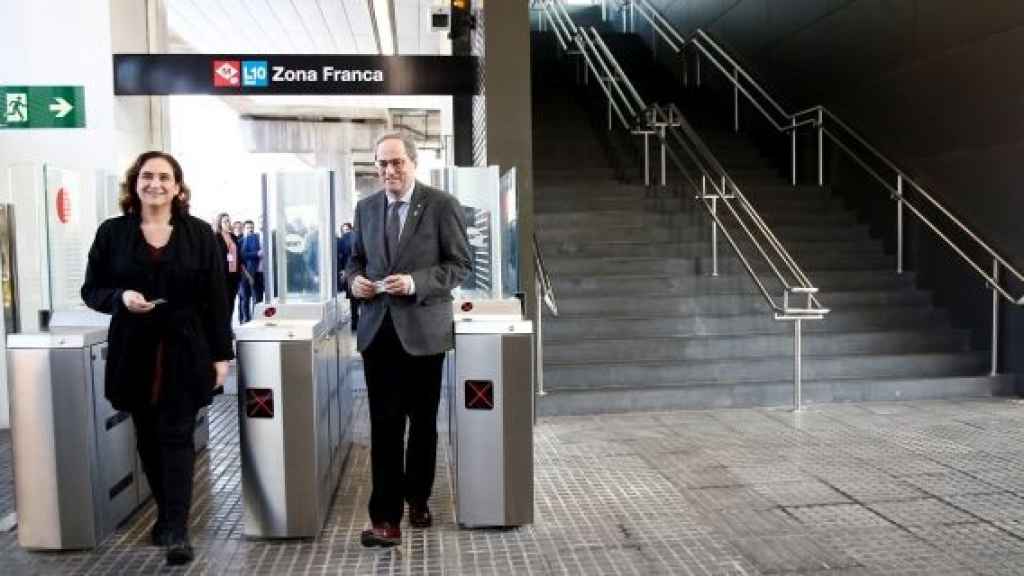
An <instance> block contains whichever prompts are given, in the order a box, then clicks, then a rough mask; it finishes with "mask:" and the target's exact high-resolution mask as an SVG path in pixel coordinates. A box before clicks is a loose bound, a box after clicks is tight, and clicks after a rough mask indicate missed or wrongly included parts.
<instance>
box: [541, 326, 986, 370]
mask: <svg viewBox="0 0 1024 576" xmlns="http://www.w3.org/2000/svg"><path fill="white" fill-rule="evenodd" d="M968 345H969V334H967V332H966V331H948V332H947V331H943V332H935V331H930V330H924V331H911V330H898V329H897V330H887V331H869V332H846V333H839V334H836V333H827V332H810V333H808V334H806V336H805V337H804V339H803V352H804V354H805V355H807V356H808V357H811V356H822V355H844V354H886V353H893V352H897V351H898V352H899V353H901V354H915V353H936V352H943V353H951V352H967V351H968ZM792 353H793V335H792V334H791V333H782V334H739V335H729V336H714V337H708V336H696V337H694V336H680V337H668V338H643V339H638V338H606V339H601V338H584V339H580V340H559V339H554V338H551V339H549V338H547V337H546V336H545V339H544V362H545V366H555V365H573V364H580V363H584V362H599V363H610V362H617V363H624V364H625V363H635V362H671V363H676V362H688V361H691V360H713V359H718V360H738V359H743V358H754V357H765V356H786V355H791V354H792Z"/></svg>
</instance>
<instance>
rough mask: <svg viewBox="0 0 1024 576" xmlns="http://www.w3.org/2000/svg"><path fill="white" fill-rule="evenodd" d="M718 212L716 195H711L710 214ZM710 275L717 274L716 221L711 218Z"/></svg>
mask: <svg viewBox="0 0 1024 576" xmlns="http://www.w3.org/2000/svg"><path fill="white" fill-rule="evenodd" d="M717 213H718V197H717V196H712V197H711V214H712V216H714V215H715V214H717ZM711 276H718V222H716V221H715V219H714V217H712V218H711Z"/></svg>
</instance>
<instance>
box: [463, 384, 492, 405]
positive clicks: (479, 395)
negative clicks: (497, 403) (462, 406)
mask: <svg viewBox="0 0 1024 576" xmlns="http://www.w3.org/2000/svg"><path fill="white" fill-rule="evenodd" d="M466 409H467V410H494V382H491V381H490V380H466Z"/></svg>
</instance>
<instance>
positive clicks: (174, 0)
mask: <svg viewBox="0 0 1024 576" xmlns="http://www.w3.org/2000/svg"><path fill="white" fill-rule="evenodd" d="M163 1H164V5H165V7H166V12H167V26H168V32H169V34H168V37H169V43H170V45H169V49H168V51H169V52H170V53H200V54H367V55H374V54H386V53H388V52H389V51H388V50H385V49H384V47H382V46H381V42H382V40H381V37H380V36H381V34H380V33H379V31H378V29H377V26H376V25H375V20H374V18H375V16H376V13H377V12H387V13H388V16H387V20H385V22H390V23H391V26H392V27H391V30H392V32H393V38H394V40H393V44H394V47H396V48H397V54H398V55H450V54H451V41H450V40H449V39H448V35H447V33H445V32H434V31H433V30H431V27H430V9H431V7H434V6H439V5H447V3H448V1H447V0H163ZM391 15H393V17H392V16H391ZM222 99H223V100H224V101H225V102H227V103H228V105H230V106H231V107H232V108H234V109H235V110H237V111H238V112H239V113H240V114H245V115H255V116H284V117H303V118H310V119H316V118H335V119H341V118H350V119H355V118H361V119H366V120H384V119H387V118H388V116H389V114H390V113H391V112H390V111H391V110H395V109H405V110H406V111H408V110H409V109H432V110H439V109H444V108H447V107H450V98H438V97H420V96H377V97H360V96H316V97H309V96H225V97H223V98H222ZM395 112H396V113H397V112H398V110H395Z"/></svg>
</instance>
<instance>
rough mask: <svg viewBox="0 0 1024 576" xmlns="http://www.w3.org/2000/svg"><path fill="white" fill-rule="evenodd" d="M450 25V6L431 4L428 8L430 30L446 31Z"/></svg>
mask: <svg viewBox="0 0 1024 576" xmlns="http://www.w3.org/2000/svg"><path fill="white" fill-rule="evenodd" d="M451 25H452V15H451V8H449V7H448V6H433V7H431V8H430V30H431V31H432V32H447V31H448V30H449V29H450V28H451Z"/></svg>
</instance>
